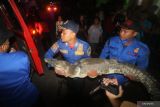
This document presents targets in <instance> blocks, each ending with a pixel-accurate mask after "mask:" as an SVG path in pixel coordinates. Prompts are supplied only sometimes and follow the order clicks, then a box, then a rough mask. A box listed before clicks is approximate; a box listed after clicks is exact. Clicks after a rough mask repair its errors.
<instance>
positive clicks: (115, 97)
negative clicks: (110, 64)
mask: <svg viewBox="0 0 160 107" xmlns="http://www.w3.org/2000/svg"><path fill="white" fill-rule="evenodd" d="M103 83H104V84H105V85H106V86H107V85H108V84H109V83H112V84H115V85H118V81H117V79H114V78H113V79H109V78H104V79H103ZM105 94H106V96H107V97H108V99H109V101H110V102H111V104H112V106H113V107H120V105H121V103H122V101H121V100H120V99H119V98H120V97H122V95H123V89H122V86H119V94H118V95H114V94H112V93H110V92H109V91H107V90H106V91H105Z"/></svg>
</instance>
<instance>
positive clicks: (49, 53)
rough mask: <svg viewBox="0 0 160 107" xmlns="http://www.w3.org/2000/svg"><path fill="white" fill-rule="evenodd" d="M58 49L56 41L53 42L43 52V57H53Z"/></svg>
mask: <svg viewBox="0 0 160 107" xmlns="http://www.w3.org/2000/svg"><path fill="white" fill-rule="evenodd" d="M58 50H59V45H58V42H56V43H54V44H53V45H52V46H51V47H50V48H49V49H48V51H47V52H46V53H45V55H44V57H45V58H53V56H54V55H55V54H56V53H57V52H58Z"/></svg>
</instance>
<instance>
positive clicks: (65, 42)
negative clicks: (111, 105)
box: [45, 20, 91, 64]
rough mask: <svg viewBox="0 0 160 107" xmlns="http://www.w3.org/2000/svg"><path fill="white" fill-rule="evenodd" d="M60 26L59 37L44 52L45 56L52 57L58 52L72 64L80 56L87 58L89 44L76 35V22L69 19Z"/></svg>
mask: <svg viewBox="0 0 160 107" xmlns="http://www.w3.org/2000/svg"><path fill="white" fill-rule="evenodd" d="M62 28H63V31H62V34H61V39H60V40H58V41H57V42H56V43H54V44H53V45H52V47H51V48H50V49H49V50H48V51H47V52H46V53H45V58H53V56H54V55H55V54H56V53H58V52H60V53H62V55H63V57H64V58H65V60H66V61H68V62H70V63H72V64H73V63H75V62H76V61H78V60H80V59H82V58H89V57H90V52H91V48H90V46H89V44H88V43H87V42H84V41H82V40H80V39H78V38H77V37H76V34H77V32H78V30H79V26H78V24H76V23H75V22H74V21H71V20H69V21H66V22H65V23H64V24H63V25H62Z"/></svg>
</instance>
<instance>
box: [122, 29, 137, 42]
mask: <svg viewBox="0 0 160 107" xmlns="http://www.w3.org/2000/svg"><path fill="white" fill-rule="evenodd" d="M136 35H137V32H136V31H134V30H131V29H126V28H121V30H120V38H121V39H122V40H125V39H131V38H134V37H135V36H136Z"/></svg>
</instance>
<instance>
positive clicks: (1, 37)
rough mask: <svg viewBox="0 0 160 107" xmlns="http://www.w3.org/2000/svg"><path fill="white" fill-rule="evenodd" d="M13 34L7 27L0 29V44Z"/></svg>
mask: <svg viewBox="0 0 160 107" xmlns="http://www.w3.org/2000/svg"><path fill="white" fill-rule="evenodd" d="M12 36H13V34H12V33H11V32H9V31H8V30H7V29H3V28H1V29H0V45H2V44H3V43H4V42H5V41H6V40H7V39H10V38H11V37H12Z"/></svg>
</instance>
